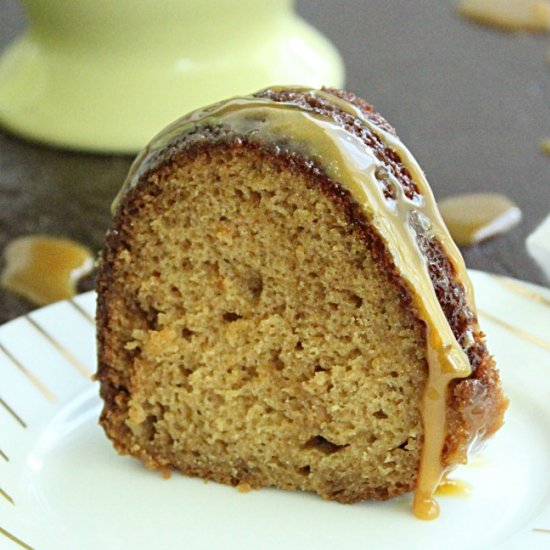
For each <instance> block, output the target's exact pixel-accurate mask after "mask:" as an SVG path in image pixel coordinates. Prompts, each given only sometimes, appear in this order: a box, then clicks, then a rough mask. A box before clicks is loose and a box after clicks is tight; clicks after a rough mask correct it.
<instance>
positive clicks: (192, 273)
mask: <svg viewBox="0 0 550 550" xmlns="http://www.w3.org/2000/svg"><path fill="white" fill-rule="evenodd" d="M373 116H374V115H373ZM377 122H378V123H379V124H381V125H382V127H383V124H387V123H385V122H380V120H379V119H377ZM193 132H195V131H194V130H191V131H189V130H187V134H185V132H183V134H185V135H184V138H183V140H180V141H178V139H179V138H178V137H177V134H176V139H175V141H174V138H173V137H172V138H171V139H172V141H171V142H170V143H168V144H167V145H165V146H163V149H162V152H161V154H160V156H159V157H158V158H156V159H155V160H154V161H153V162H152V163H151V164H150V165H148V166H145V168H143V172H142V173H141V174H139V177H138V179H139V181H138V183H137V185H135V186H134V187H132V188H130V189H126V190H125V192H124V194H123V196H122V197H121V199H120V201H119V206H118V210H117V213H116V215H115V218H114V222H113V226H112V228H111V230H110V232H109V234H108V237H107V243H106V248H105V250H104V253H103V258H102V267H101V273H100V277H99V287H98V293H99V307H98V327H99V332H98V343H99V370H98V378H99V380H100V382H101V393H102V397H103V399H104V400H105V408H104V411H103V413H102V417H101V423H102V425H103V427H104V428H105V430H106V432H107V434H108V435H109V437H110V438H111V439H112V440H113V442H114V445H115V447H116V448H117V450H119V451H120V452H122V453H128V454H132V455H134V456H136V457H138V458H140V459H141V460H143V462H144V463H145V464H146V465H147V466H149V467H152V468H164V467H176V468H178V469H180V470H181V471H182V472H183V473H185V474H189V475H196V476H200V477H203V478H206V479H211V480H215V481H219V482H222V483H227V484H233V485H239V484H248V485H250V486H251V487H261V486H276V487H279V488H283V489H299V490H304V491H314V492H317V493H318V494H319V495H321V496H323V497H325V498H329V499H334V500H338V501H340V502H355V501H360V500H364V499H386V498H389V497H392V496H395V495H399V494H402V493H404V492H406V491H410V490H412V489H414V488H415V485H416V482H417V476H418V471H419V465H420V462H421V453H422V447H423V444H424V442H425V433H424V432H425V427H424V424H423V418H422V407H423V399H424V397H425V392H424V389H425V388H426V386H427V383H428V376H429V374H430V370H429V367H430V366H431V364H429V361H428V357H427V349H428V350H429V349H431V348H430V347H429V346H428V347H427V335H426V323H425V321H424V320H423V319H422V318H421V316H420V315H419V311H418V309H417V308H415V307H414V304H415V302H414V300H413V297H414V296H413V297H411V295H413V294H414V289H411V288H410V286H408V285H407V284H406V283H405V282H404V281H403V280H402V279H401V278H400V277H399V272H398V270H397V269H396V268H395V265H394V263H393V260H392V256H391V254H390V253H389V252H388V251H387V250H385V248H384V242H383V240H382V239H381V238H380V236H379V235H378V233H377V231H376V230H375V229H374V228H373V224H372V221H373V220H372V216H373V215H374V214H373V211H372V210H369V209H365V208H363V209H362V208H358V205H357V202H356V200H354V197H353V196H352V194H351V193H350V192H349V191H348V190H346V189H345V188H343V186H342V185H339V184H338V183H337V182H335V181H334V180H333V179H331V178H330V177H328V175H327V171H328V170H322V169H319V167H318V166H316V165H315V163H312V161H311V158H309V157H308V155H307V152H304V151H303V150H301V149H300V146H298V147H297V150H291V149H289V148H286V146H285V145H284V144H283V145H282V146H278V148H277V146H274V144H273V143H266V142H262V140H255V139H246V138H243V137H242V136H236V135H235V134H234V133H231V132H225V131H219V130H216V129H214V130H213V129H212V128H210V127H209V126H208V125H204V127H202V128H201V129H200V132H199V134H200V135H201V139H199V140H193V139H191V138H189V135H192V134H193ZM195 133H196V132H195ZM203 138H204V139H203ZM281 151H283V153H281ZM148 154H149V155H150V154H151V152H148ZM153 154H155V153H153ZM369 213H370V214H369ZM369 215H370V216H371V217H370V219H369ZM426 246H427V245H426ZM419 250H422V246H419ZM431 254H432V256H433V255H434V254H435V252H433V250H432V251H431ZM432 261H434V262H435V263H434V265H436V263H437V261H435V260H433V258H432ZM437 269H438V267H437V265H436V267H434V268H433V271H434V272H436V271H437ZM448 269H451V268H448ZM457 284H458V283H457ZM453 288H454V287H453ZM436 294H437V290H436ZM434 296H435V294H434ZM455 306H456V304H455V305H454V306H453V305H452V304H451V305H450V306H448V309H449V308H450V310H449V311H450V313H448V315H447V316H449V315H451V316H452V315H455V317H456V316H457V315H458V314H457V313H456V311H454V310H453V308H454V307H455ZM438 307H439V306H438ZM461 322H462V321H461ZM457 323H458V321H457ZM464 323H466V324H464ZM468 323H469V324H468ZM459 325H460V323H458V325H457V327H459ZM463 325H464V326H462V327H459V328H460V333H461V336H464V337H465V335H468V334H469V335H470V336H469V338H470V339H471V340H472V341H471V342H469V343H468V346H467V347H465V346H463V347H465V350H466V351H468V354H469V361H468V367H469V368H471V370H472V373H471V374H470V376H468V377H466V379H465V380H454V381H451V386H449V387H450V390H449V392H448V395H447V396H443V398H442V401H441V402H442V403H443V406H444V407H447V409H448V412H447V415H446V421H445V418H444V419H443V421H444V423H445V426H446V430H447V432H446V434H443V437H444V441H445V446H444V447H443V448H442V449H440V451H439V455H440V457H441V465H442V469H443V468H444V467H445V466H448V465H450V464H452V463H453V462H460V461H464V460H465V452H466V449H467V447H468V445H469V444H470V443H471V442H472V440H474V439H475V438H476V435H478V436H480V437H483V436H484V435H488V434H490V433H493V432H494V431H495V430H496V429H497V428H498V426H499V425H500V423H501V421H502V413H503V411H504V409H505V406H506V402H505V398H504V397H503V396H502V394H501V393H500V389H499V382H498V374H497V373H496V371H495V369H494V364H493V362H492V360H491V359H490V357H489V356H488V355H487V352H486V350H485V348H484V345H483V343H482V341H481V335H480V333H479V332H478V331H477V330H474V328H473V327H475V326H476V325H475V316H473V315H471V316H470V317H468V319H467V321H464V322H463ZM466 325H467V326H466ZM470 329H471V330H470ZM457 330H458V328H457V329H456V330H455V332H457ZM468 330H470V332H468ZM457 338H458V336H457ZM468 374H469V373H468ZM464 377H465V375H464V374H461V375H460V377H458V376H455V377H454V378H464ZM481 399H483V404H486V406H485V407H484V408H483V411H482V412H479V410H477V411H476V410H475V409H476V407H477V409H479V407H480V405H481V404H482V403H481ZM472 411H474V412H472ZM442 441H443V440H442Z"/></svg>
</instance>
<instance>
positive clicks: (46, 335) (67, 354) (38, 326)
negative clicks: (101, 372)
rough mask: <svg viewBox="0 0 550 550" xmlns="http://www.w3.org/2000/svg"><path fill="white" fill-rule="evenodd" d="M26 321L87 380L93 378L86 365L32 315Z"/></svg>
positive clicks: (27, 316) (26, 316) (26, 317)
mask: <svg viewBox="0 0 550 550" xmlns="http://www.w3.org/2000/svg"><path fill="white" fill-rule="evenodd" d="M24 319H26V321H27V322H29V323H30V325H31V326H32V327H33V328H34V329H35V330H36V331H37V332H39V333H40V334H41V335H42V336H43V337H44V338H45V339H46V340H47V341H48V342H49V343H50V344H51V345H52V346H53V347H54V348H55V349H56V350H57V351H59V352H60V353H61V355H63V357H65V359H67V361H69V363H71V365H73V366H74V367H75V368H76V370H78V371H79V372H80V374H82V375H83V376H85V377H86V378H91V376H92V373H91V372H90V371H89V370H88V369H87V368H86V366H85V365H84V363H82V362H81V361H80V360H79V359H77V358H76V357H75V356H74V355H73V354H72V353H71V352H70V351H69V350H68V349H67V348H66V347H65V346H64V345H63V344H62V343H61V342H60V341H59V340H57V339H56V338H54V337H53V336H52V335H51V334H50V333H49V332H48V331H47V330H46V329H45V328H44V327H43V326H42V325H41V324H40V323H39V322H38V321H37V320H36V319H33V317H32V316H31V315H25V316H24Z"/></svg>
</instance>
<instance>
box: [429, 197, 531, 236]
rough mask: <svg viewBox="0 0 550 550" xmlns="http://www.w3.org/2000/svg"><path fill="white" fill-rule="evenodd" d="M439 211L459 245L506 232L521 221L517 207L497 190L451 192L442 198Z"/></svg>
mask: <svg viewBox="0 0 550 550" xmlns="http://www.w3.org/2000/svg"><path fill="white" fill-rule="evenodd" d="M439 210H440V212H441V214H442V216H443V219H444V220H445V223H446V224H447V228H448V229H449V232H450V233H451V236H452V237H453V239H454V240H455V242H456V243H457V244H459V245H462V246H471V245H474V244H477V243H479V242H481V241H484V240H485V239H489V238H491V237H494V236H496V235H499V234H501V233H506V232H507V231H509V230H510V229H512V228H513V227H515V226H516V225H517V224H518V223H519V222H520V220H521V210H520V209H519V208H518V207H517V206H516V205H515V204H514V203H513V202H512V201H511V200H510V199H509V198H508V197H505V196H504V195H500V194H498V193H472V194H465V195H455V196H453V197H449V198H447V199H443V200H442V201H441V202H440V203H439Z"/></svg>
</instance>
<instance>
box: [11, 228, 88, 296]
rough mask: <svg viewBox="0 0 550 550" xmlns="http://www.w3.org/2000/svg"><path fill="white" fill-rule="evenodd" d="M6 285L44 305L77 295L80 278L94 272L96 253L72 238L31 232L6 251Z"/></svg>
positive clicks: (14, 291)
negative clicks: (94, 256)
mask: <svg viewBox="0 0 550 550" xmlns="http://www.w3.org/2000/svg"><path fill="white" fill-rule="evenodd" d="M4 257H5V259H6V267H5V268H4V271H3V273H2V286H3V287H4V288H5V289H6V290H9V291H10V292H13V293H14V294H19V295H20V296H23V297H24V298H26V299H27V300H29V301H31V302H33V303H35V304H37V305H39V306H43V305H46V304H51V303H52V302H56V301H58V300H63V299H65V298H70V297H72V296H74V295H75V294H76V283H77V282H78V279H80V278H81V277H83V276H84V275H87V274H88V273H90V272H91V270H92V268H93V265H94V260H93V257H92V253H91V252H90V251H89V250H88V249H87V248H85V247H83V246H81V245H80V244H78V243H76V242H74V241H71V240H69V239H56V238H53V237H47V236H45V235H29V236H27V237H20V238H19V239H15V240H13V241H11V242H10V243H9V244H8V246H7V247H6V249H5V250H4Z"/></svg>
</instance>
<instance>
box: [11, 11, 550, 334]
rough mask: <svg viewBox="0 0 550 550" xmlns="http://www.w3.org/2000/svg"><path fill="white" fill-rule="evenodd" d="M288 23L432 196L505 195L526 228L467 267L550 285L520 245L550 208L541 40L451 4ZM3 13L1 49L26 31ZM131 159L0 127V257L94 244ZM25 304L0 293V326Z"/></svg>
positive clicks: (548, 89)
mask: <svg viewBox="0 0 550 550" xmlns="http://www.w3.org/2000/svg"><path fill="white" fill-rule="evenodd" d="M296 4H297V10H298V12H299V13H300V14H301V15H302V16H303V17H304V18H305V19H307V20H308V21H310V22H311V23H312V24H313V25H315V26H316V27H317V28H318V29H320V30H321V31H322V32H324V33H325V35H326V36H328V37H329V38H330V39H331V40H332V41H333V43H334V44H335V45H336V46H337V48H338V49H339V51H340V52H341V54H342V56H343V58H344V61H345V64H346V70H347V82H346V87H347V88H348V89H350V90H352V91H354V92H356V93H357V94H359V95H361V96H363V97H365V98H367V99H368V100H369V101H370V102H371V103H373V104H374V105H375V107H376V109H377V110H378V111H380V112H381V113H382V114H384V116H385V117H386V118H387V119H388V120H389V121H390V122H391V123H392V124H393V125H394V126H395V127H396V128H397V130H398V133H399V135H400V137H401V138H402V139H403V141H404V142H405V143H406V144H407V145H408V147H409V148H410V149H411V150H412V151H413V152H414V154H415V156H416V157H417V159H418V160H419V162H420V164H421V165H422V167H423V168H424V170H425V172H426V173H427V175H428V179H429V180H430V182H431V185H432V187H433V190H434V192H435V195H436V197H437V198H443V197H445V196H448V195H451V194H455V193H464V192H474V191H496V192H501V193H504V194H506V195H508V196H509V197H510V198H512V199H513V200H514V201H515V202H516V203H517V204H518V205H519V206H520V207H521V209H522V210H523V214H524V219H523V222H522V224H521V225H520V226H519V227H517V228H516V229H514V230H513V231H511V232H510V233H508V234H506V235H504V236H501V237H498V238H496V239H494V240H492V241H488V242H486V243H483V244H480V245H477V246H475V247H472V248H469V249H465V250H463V253H464V256H465V259H466V263H467V265H468V266H469V267H472V268H476V269H482V270H485V271H490V272H494V273H500V274H504V275H509V276H513V277H517V278H519V279H525V280H528V281H531V282H535V283H539V284H547V283H548V281H547V280H545V278H544V276H543V274H542V272H541V271H540V270H539V269H538V267H537V266H536V265H535V264H534V262H533V261H532V260H531V259H530V257H529V256H528V255H527V253H526V251H525V237H526V236H527V235H528V234H529V233H530V232H531V231H532V230H533V229H534V228H535V227H536V226H537V225H538V224H539V223H540V222H541V220H542V219H543V218H544V217H545V216H546V215H547V214H548V211H549V210H550V156H545V155H543V154H542V153H541V152H540V150H539V141H540V140H541V139H542V138H544V137H550V66H549V65H548V64H547V63H546V61H545V60H546V55H547V52H548V50H550V35H538V36H534V35H529V34H523V33H519V34H508V33H502V32H499V31H494V30H491V29H488V28H484V27H481V26H477V25H474V24H472V23H470V22H468V21H465V20H463V19H461V18H460V17H458V16H457V15H456V14H455V11H454V4H455V2H453V1H450V0H445V1H443V0H415V1H414V2H411V1H410V0H360V1H359V0H298V1H297V2H296ZM24 25H25V22H24V17H23V14H22V12H21V10H20V8H19V4H18V3H17V2H16V0H2V2H1V3H0V50H2V49H3V48H4V47H5V46H6V45H7V44H8V43H9V42H10V41H11V40H12V39H13V38H14V37H15V36H17V35H18V34H19V33H20V32H21V31H22V30H23V29H24ZM131 160H132V159H131V158H130V157H124V156H116V157H115V156H104V155H103V156H100V155H90V154H79V153H74V152H67V151H62V150H58V149H53V148H49V147H45V146H41V145H37V144H34V143H30V142H27V141H24V140H22V139H19V138H17V137H14V136H12V135H9V134H8V133H5V132H3V131H2V130H0V250H2V249H3V248H4V246H5V245H6V243H8V242H9V241H10V240H11V239H13V238H15V237H17V236H20V235H25V234H30V233H45V234H51V235H57V236H64V237H70V238H72V239H75V240H76V241H79V242H81V243H84V244H86V245H88V246H90V247H91V248H92V249H94V250H98V249H99V248H100V247H101V244H102V240H103V235H104V233H105V230H106V228H107V226H108V224H109V220H110V213H109V205H110V203H111V201H112V199H113V198H114V196H115V194H116V192H117V191H118V189H119V187H120V185H121V183H122V181H123V179H124V177H125V175H126V172H127V170H128V168H129V166H130V163H131ZM32 307H33V306H32V305H31V304H29V303H27V302H25V301H24V300H22V299H19V298H17V297H16V296H14V295H12V294H10V293H7V292H5V291H0V323H1V322H4V321H7V320H9V319H12V318H14V317H16V316H17V315H20V314H23V313H26V312H28V311H30V310H31V309H32Z"/></svg>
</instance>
